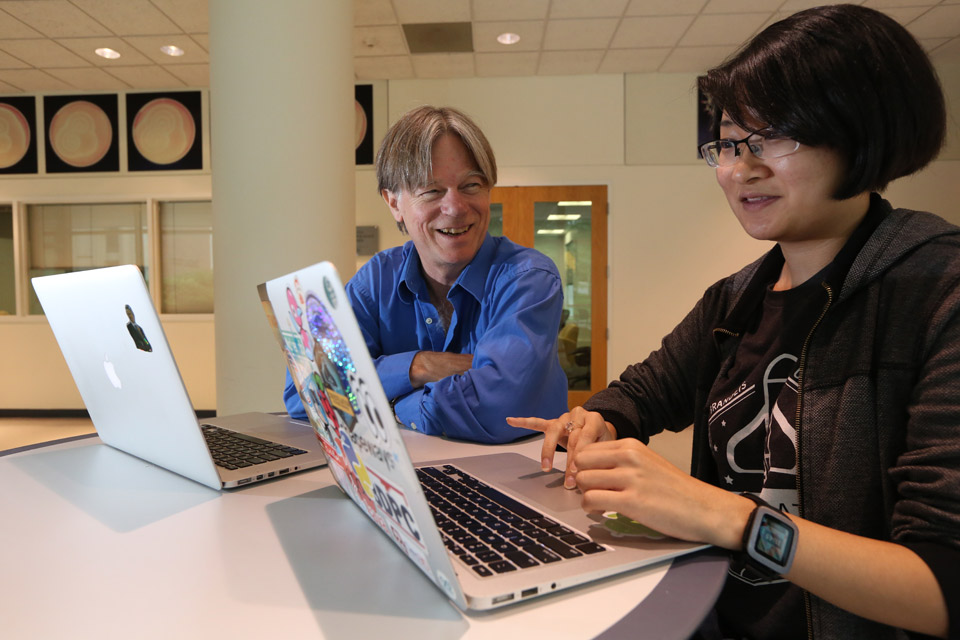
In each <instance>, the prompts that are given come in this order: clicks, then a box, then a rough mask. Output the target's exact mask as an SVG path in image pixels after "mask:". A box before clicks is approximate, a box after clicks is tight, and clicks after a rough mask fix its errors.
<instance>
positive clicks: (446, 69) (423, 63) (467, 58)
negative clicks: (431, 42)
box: [411, 53, 474, 78]
mask: <svg viewBox="0 0 960 640" xmlns="http://www.w3.org/2000/svg"><path fill="white" fill-rule="evenodd" d="M411 58H413V71H414V74H415V75H416V77H418V78H469V77H471V76H473V74H474V73H473V54H472V53H424V54H420V55H415V56H411Z"/></svg>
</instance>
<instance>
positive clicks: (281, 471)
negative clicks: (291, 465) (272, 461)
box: [277, 469, 290, 476]
mask: <svg viewBox="0 0 960 640" xmlns="http://www.w3.org/2000/svg"><path fill="white" fill-rule="evenodd" d="M285 473H290V469H280V471H277V475H278V476H282V475H283V474H285Z"/></svg>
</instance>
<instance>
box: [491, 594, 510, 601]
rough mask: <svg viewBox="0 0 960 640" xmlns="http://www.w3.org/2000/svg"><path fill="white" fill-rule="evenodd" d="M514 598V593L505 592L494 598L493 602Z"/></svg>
mask: <svg viewBox="0 0 960 640" xmlns="http://www.w3.org/2000/svg"><path fill="white" fill-rule="evenodd" d="M511 600H513V594H512V593H505V594H503V595H502V596H497V597H495V598H494V599H493V604H500V603H501V602H510V601H511Z"/></svg>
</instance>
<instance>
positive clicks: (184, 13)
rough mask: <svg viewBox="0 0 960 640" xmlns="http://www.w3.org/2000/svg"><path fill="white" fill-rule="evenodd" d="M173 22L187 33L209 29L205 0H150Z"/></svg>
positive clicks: (208, 13) (205, 31)
mask: <svg viewBox="0 0 960 640" xmlns="http://www.w3.org/2000/svg"><path fill="white" fill-rule="evenodd" d="M151 1H152V2H153V4H155V5H156V6H157V8H158V9H160V11H162V12H163V13H164V14H166V16H167V17H168V18H170V19H171V20H172V21H173V22H174V24H176V25H177V26H178V27H180V28H181V29H183V30H184V31H186V32H187V33H207V32H208V31H210V11H209V9H208V8H207V0H151Z"/></svg>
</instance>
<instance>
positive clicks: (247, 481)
mask: <svg viewBox="0 0 960 640" xmlns="http://www.w3.org/2000/svg"><path fill="white" fill-rule="evenodd" d="M252 481H253V478H244V479H243V480H237V484H238V485H241V484H247V483H249V482H252Z"/></svg>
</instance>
